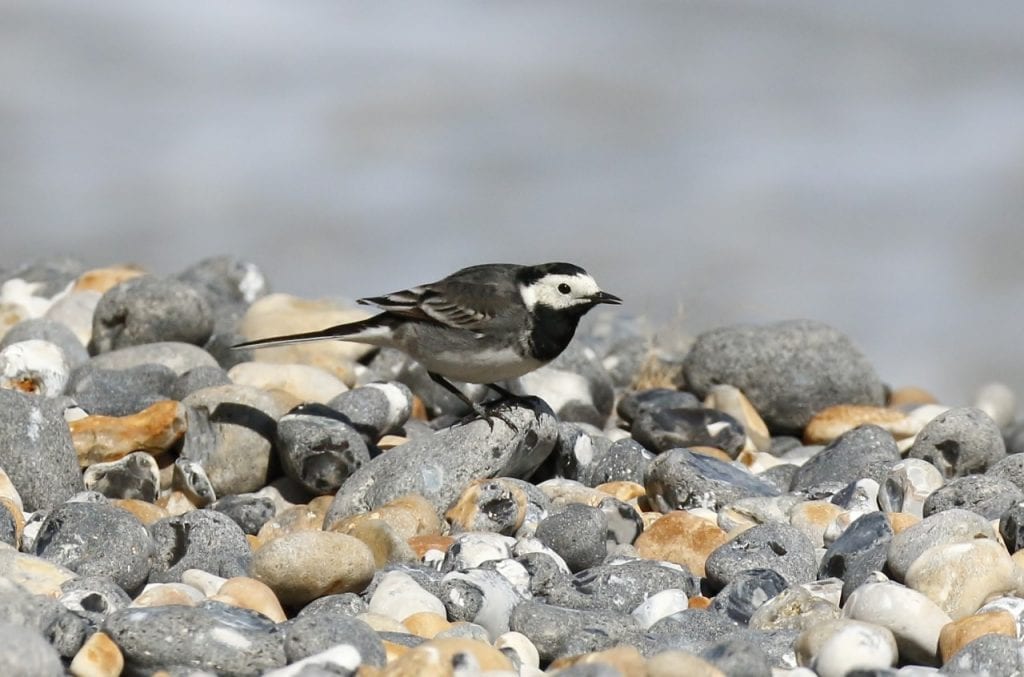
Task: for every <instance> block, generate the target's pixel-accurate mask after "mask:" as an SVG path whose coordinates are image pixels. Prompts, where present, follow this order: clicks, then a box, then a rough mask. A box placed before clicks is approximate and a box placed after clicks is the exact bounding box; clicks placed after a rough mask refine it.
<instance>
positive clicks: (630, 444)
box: [582, 438, 654, 487]
mask: <svg viewBox="0 0 1024 677" xmlns="http://www.w3.org/2000/svg"><path fill="white" fill-rule="evenodd" d="M652 460H654V454H653V453H651V452H650V451H648V450H647V449H645V448H644V447H643V445H641V444H640V443H639V442H637V441H636V440H633V439H630V438H623V439H621V440H615V441H614V442H612V443H611V445H610V446H609V447H608V448H607V449H605V450H604V452H603V453H600V454H598V455H597V457H596V458H594V459H593V461H592V462H591V463H590V465H589V467H588V469H587V470H588V472H587V473H586V475H585V476H584V477H583V478H582V479H583V480H584V484H586V485H587V486H593V487H596V486H598V485H601V484H606V483H609V482H635V483H637V484H641V485H642V484H643V483H644V480H645V479H646V477H647V471H648V469H649V468H650V465H651V461H652Z"/></svg>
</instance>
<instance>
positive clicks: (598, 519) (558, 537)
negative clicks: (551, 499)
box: [536, 503, 608, 572]
mask: <svg viewBox="0 0 1024 677" xmlns="http://www.w3.org/2000/svg"><path fill="white" fill-rule="evenodd" d="M607 535H608V518H607V517H606V516H605V514H604V513H603V512H602V511H601V510H600V509H599V508H592V507H590V506H588V505H583V504H581V503H570V504H569V505H567V506H565V507H564V508H563V509H562V510H560V511H558V512H556V513H553V514H551V515H548V516H547V517H545V518H544V519H543V520H541V522H540V524H538V525H537V533H536V536H537V538H538V539H540V542H541V543H543V544H544V545H546V546H548V547H549V548H551V549H552V550H554V551H555V552H557V553H558V554H559V556H561V558H562V559H563V560H565V563H566V564H568V565H569V569H570V570H572V571H573V572H576V571H580V570H582V569H589V568H590V567H592V566H596V565H598V564H600V563H601V562H603V561H604V558H605V556H607V554H608V545H607V543H606V538H607Z"/></svg>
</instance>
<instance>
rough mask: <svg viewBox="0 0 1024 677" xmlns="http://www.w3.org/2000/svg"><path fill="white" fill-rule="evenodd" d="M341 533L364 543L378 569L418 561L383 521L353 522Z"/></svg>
mask: <svg viewBox="0 0 1024 677" xmlns="http://www.w3.org/2000/svg"><path fill="white" fill-rule="evenodd" d="M341 533H347V534H348V535H350V536H355V537H356V538H358V539H359V540H360V541H362V542H363V543H365V544H366V545H367V546H368V547H369V548H370V551H371V552H372V553H373V559H374V561H375V562H376V563H377V568H378V569H379V568H382V567H383V566H384V565H386V564H398V563H403V562H415V561H416V560H417V559H418V558H417V556H416V553H415V552H413V549H412V548H411V547H409V544H408V543H406V542H405V541H404V540H403V539H402V538H401V537H400V536H399V535H398V533H396V532H395V530H394V529H392V528H391V526H390V525H389V524H388V523H387V522H385V521H384V520H374V519H370V520H363V521H360V522H355V523H353V524H352V525H351V526H350V528H349V529H348V530H347V531H345V532H341Z"/></svg>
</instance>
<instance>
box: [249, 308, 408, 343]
mask: <svg viewBox="0 0 1024 677" xmlns="http://www.w3.org/2000/svg"><path fill="white" fill-rule="evenodd" d="M390 324H391V323H390V322H389V318H388V317H387V313H381V314H380V315H375V316H374V317H369V318H367V319H365V320H359V321H358V322H348V323H346V324H338V325H335V326H333V327H327V328H326V329H319V330H317V331H307V332H303V333H301V334H287V335H285V336H269V337H267V338H261V339H255V340H252V341H245V342H244V343H238V344H236V345H233V346H231V347H232V348H235V349H239V350H240V349H242V348H272V347H276V346H290V345H293V344H296V343H311V342H313V341H331V340H339V341H355V342H357V343H370V344H374V345H381V344H383V343H386V342H387V338H388V337H389V336H390V335H391V327H390Z"/></svg>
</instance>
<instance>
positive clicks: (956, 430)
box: [907, 407, 1006, 479]
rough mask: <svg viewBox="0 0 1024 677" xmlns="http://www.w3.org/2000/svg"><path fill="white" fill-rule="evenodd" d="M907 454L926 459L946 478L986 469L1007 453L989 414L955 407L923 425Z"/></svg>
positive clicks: (971, 473) (973, 409)
mask: <svg viewBox="0 0 1024 677" xmlns="http://www.w3.org/2000/svg"><path fill="white" fill-rule="evenodd" d="M907 455H908V456H909V457H910V458H920V459H923V460H925V461H928V462H929V463H931V464H932V465H934V466H935V467H936V468H938V470H939V471H940V472H941V473H942V476H943V477H945V478H947V479H948V478H952V477H965V476H967V475H973V474H976V473H982V472H985V471H986V470H987V469H988V468H989V467H990V466H992V465H995V464H996V463H998V462H999V461H1001V460H1002V459H1003V458H1005V457H1006V445H1005V443H1004V442H1003V436H1002V433H1001V432H1000V430H999V426H998V425H996V422H995V421H993V420H992V419H991V418H990V417H989V416H988V414H986V413H985V412H983V411H982V410H981V409H975V408H973V407H957V408H954V409H950V410H949V411H946V412H944V413H942V414H939V415H938V416H936V417H935V418H934V419H932V420H931V421H930V422H929V423H928V424H927V425H925V426H924V428H923V429H922V430H921V432H920V433H918V435H917V439H916V440H915V441H914V445H913V446H912V447H911V448H910V451H908V452H907Z"/></svg>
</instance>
